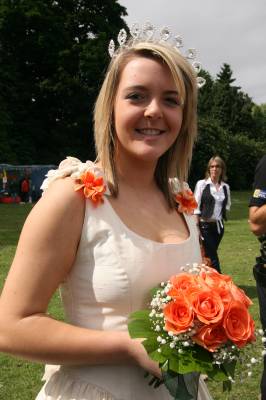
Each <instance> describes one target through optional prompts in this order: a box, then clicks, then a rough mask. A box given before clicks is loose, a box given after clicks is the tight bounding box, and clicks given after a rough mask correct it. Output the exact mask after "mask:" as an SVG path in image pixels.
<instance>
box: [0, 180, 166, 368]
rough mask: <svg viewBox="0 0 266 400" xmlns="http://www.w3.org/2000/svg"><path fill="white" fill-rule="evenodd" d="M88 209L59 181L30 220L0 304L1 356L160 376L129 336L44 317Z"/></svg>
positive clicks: (69, 185)
mask: <svg viewBox="0 0 266 400" xmlns="http://www.w3.org/2000/svg"><path fill="white" fill-rule="evenodd" d="M84 203H85V202H84V198H83V196H82V195H81V193H77V192H75V191H74V190H73V180H72V179H71V178H66V179H59V180H57V181H56V182H54V183H53V184H52V185H51V186H50V187H49V189H48V190H47V192H45V195H44V196H43V198H42V199H41V200H40V201H39V202H38V203H37V204H36V205H35V207H34V208H33V209H32V211H31V213H30V214H29V216H28V218H27V220H26V222H25V225H24V227H23V230H22V233H21V237H20V240H19V243H18V247H17V251H16V254H15V258H14V260H13V263H12V266H11V269H10V272H9V274H8V277H7V280H6V283H5V286H4V289H3V292H2V295H1V298H0V351H2V352H6V353H10V354H13V355H16V356H20V357H23V358H26V359H28V360H33V361H40V362H46V363H50V364H102V363H107V364H108V363H122V362H123V363H125V362H126V363H136V364H140V365H142V366H143V368H146V369H148V370H149V371H150V372H152V373H156V374H157V375H158V374H159V372H158V366H157V364H156V363H153V362H152V361H151V360H150V359H149V357H148V356H147V354H146V351H145V350H144V348H143V346H142V345H141V343H140V342H139V341H137V340H132V339H130V337H129V335H128V333H127V332H106V331H95V330H89V329H85V328H81V327H76V326H73V325H70V324H67V323H65V322H61V321H57V320H55V319H53V318H52V317H50V316H49V315H47V313H46V312H47V307H48V303H49V301H50V299H51V297H52V295H53V293H54V292H55V290H56V289H57V287H58V286H59V284H60V283H61V282H62V281H63V280H64V279H65V277H66V276H67V274H68V273H69V271H70V269H71V266H72V264H73V262H74V260H75V257H76V251H77V247H78V244H79V239H80V234H81V230H82V224H83V219H84V208H85V207H84Z"/></svg>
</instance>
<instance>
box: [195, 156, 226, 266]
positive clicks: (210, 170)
mask: <svg viewBox="0 0 266 400" xmlns="http://www.w3.org/2000/svg"><path fill="white" fill-rule="evenodd" d="M226 179H227V178H226V166H225V163H224V161H223V160H222V158H221V157H219V156H218V155H216V156H213V157H212V158H211V159H210V160H209V162H208V165H207V169H206V173H205V179H202V180H200V181H198V182H197V184H196V187H195V193H194V195H195V199H196V201H197V203H198V207H197V209H196V210H195V211H194V214H196V215H197V217H198V224H199V229H200V233H201V237H202V244H203V248H204V251H205V256H206V257H207V258H209V259H210V262H211V266H212V267H213V268H215V269H216V270H217V271H218V272H220V273H221V267H220V262H219V257H218V247H219V244H220V242H221V240H222V237H223V234H224V220H226V211H229V210H230V207H231V195H230V187H229V185H228V184H227V183H225V181H226Z"/></svg>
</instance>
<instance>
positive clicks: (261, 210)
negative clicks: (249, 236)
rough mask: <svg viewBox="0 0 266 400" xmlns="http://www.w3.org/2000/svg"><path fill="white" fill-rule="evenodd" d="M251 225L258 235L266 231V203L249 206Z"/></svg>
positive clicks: (251, 228)
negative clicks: (258, 205) (259, 205)
mask: <svg viewBox="0 0 266 400" xmlns="http://www.w3.org/2000/svg"><path fill="white" fill-rule="evenodd" d="M249 226H250V230H251V231H252V232H253V233H254V234H255V235H257V236H260V235H262V234H264V233H266V204H264V205H263V206H261V207H256V206H253V207H249Z"/></svg>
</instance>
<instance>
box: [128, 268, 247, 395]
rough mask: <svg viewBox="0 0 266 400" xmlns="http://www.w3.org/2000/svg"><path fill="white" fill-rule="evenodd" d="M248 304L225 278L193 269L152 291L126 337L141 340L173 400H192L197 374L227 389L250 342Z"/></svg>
mask: <svg viewBox="0 0 266 400" xmlns="http://www.w3.org/2000/svg"><path fill="white" fill-rule="evenodd" d="M188 268H189V267H188ZM188 268H187V269H188ZM251 304H252V302H251V300H250V299H249V297H247V296H246V294H245V293H244V291H243V290H241V289H240V288H238V287H237V286H236V285H235V284H234V283H233V281H232V279H231V277H230V276H228V275H221V274H219V273H218V272H217V271H216V270H214V269H213V268H210V267H207V266H206V265H204V264H202V265H198V264H194V265H193V266H192V267H191V268H189V269H188V271H187V272H186V271H185V269H184V272H182V273H180V274H179V275H176V276H172V277H170V279H169V280H168V281H167V282H164V283H161V286H160V287H159V288H155V289H153V296H152V300H151V303H150V307H149V309H147V310H142V311H137V312H135V313H133V314H132V315H131V316H130V321H129V333H130V335H131V337H133V338H143V339H144V340H143V345H144V347H145V349H146V351H147V352H148V354H149V356H150V358H151V359H153V360H154V361H157V362H158V363H159V365H160V367H161V369H162V375H163V383H164V384H165V385H166V386H167V388H168V389H169V391H170V393H171V394H172V395H173V397H174V398H175V399H182V400H186V399H196V398H197V389H198V388H197V383H198V379H199V374H205V375H207V376H208V377H209V378H210V379H214V380H218V381H222V382H223V387H224V390H226V389H230V388H231V382H232V381H233V379H234V370H235V366H236V363H237V361H238V359H239V358H240V356H241V348H243V347H244V346H246V345H247V344H249V343H251V342H253V341H254V340H255V324H254V321H253V319H252V317H251V315H250V313H249V310H248V308H249V306H250V305H251ZM153 383H155V386H156V385H158V384H159V382H158V380H156V379H154V380H153Z"/></svg>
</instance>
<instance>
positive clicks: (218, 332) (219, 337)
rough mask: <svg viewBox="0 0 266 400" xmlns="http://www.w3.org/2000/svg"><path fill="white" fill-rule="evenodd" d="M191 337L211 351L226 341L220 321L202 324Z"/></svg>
mask: <svg viewBox="0 0 266 400" xmlns="http://www.w3.org/2000/svg"><path fill="white" fill-rule="evenodd" d="M192 339H193V340H194V342H196V343H198V344H199V345H200V346H203V347H205V349H207V350H209V351H211V352H213V351H215V350H216V349H217V348H219V347H220V346H221V345H222V344H223V343H226V342H227V336H226V334H225V331H224V328H223V326H222V325H221V323H219V324H214V325H204V326H202V327H201V328H200V329H199V330H198V332H197V333H196V335H194V336H193V337H192Z"/></svg>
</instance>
